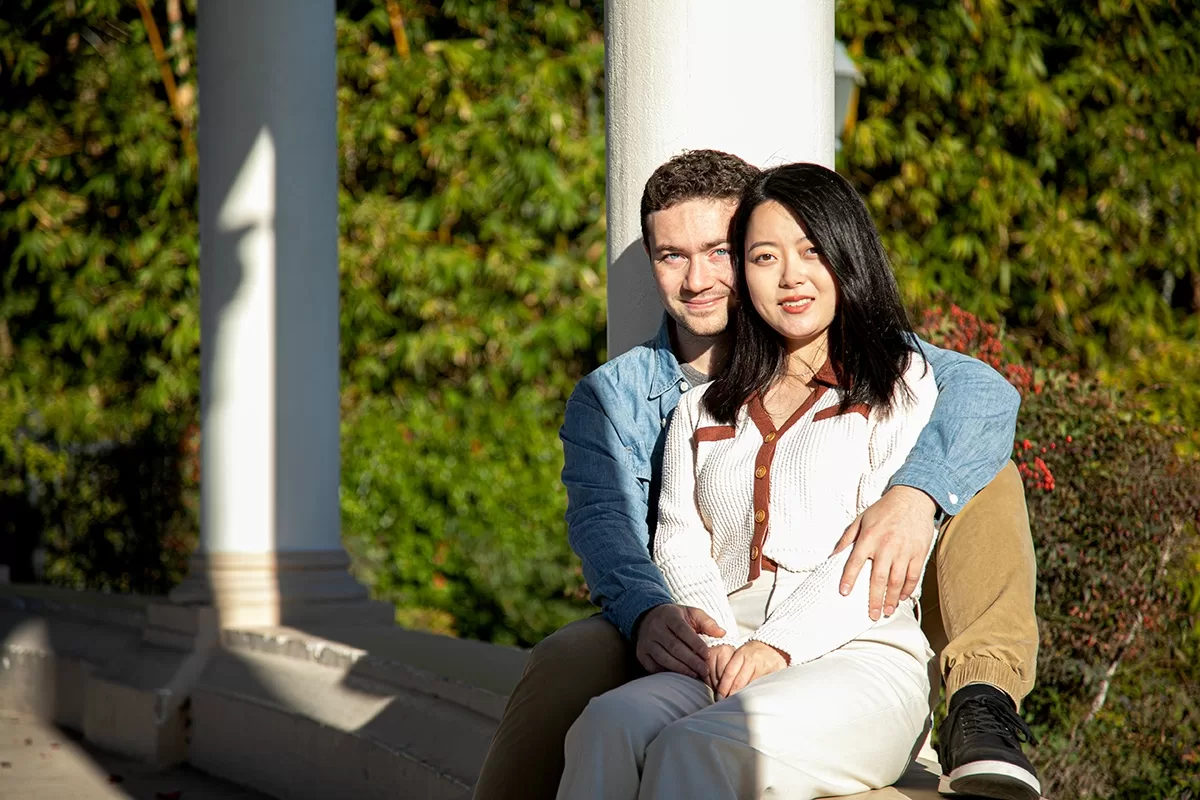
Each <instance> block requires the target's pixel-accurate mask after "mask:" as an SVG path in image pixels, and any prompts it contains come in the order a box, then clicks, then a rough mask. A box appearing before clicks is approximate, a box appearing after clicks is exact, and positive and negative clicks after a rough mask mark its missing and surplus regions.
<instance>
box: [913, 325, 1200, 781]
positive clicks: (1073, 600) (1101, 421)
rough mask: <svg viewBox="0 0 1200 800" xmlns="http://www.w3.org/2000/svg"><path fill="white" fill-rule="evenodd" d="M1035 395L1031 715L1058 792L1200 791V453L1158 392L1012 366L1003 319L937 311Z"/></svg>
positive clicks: (1022, 431)
mask: <svg viewBox="0 0 1200 800" xmlns="http://www.w3.org/2000/svg"><path fill="white" fill-rule="evenodd" d="M924 323H925V324H924V327H925V331H926V334H927V335H928V336H929V337H930V339H932V340H934V341H940V342H941V343H943V344H946V345H948V346H952V347H954V348H955V349H960V350H963V351H965V352H970V353H972V354H975V355H978V356H979V357H982V358H984V359H985V360H989V361H991V362H992V363H993V364H994V365H995V366H997V367H999V368H1000V369H1002V370H1004V371H1005V372H1006V373H1007V374H1008V375H1009V378H1010V380H1011V381H1012V382H1013V383H1014V385H1016V386H1017V387H1018V388H1019V389H1021V390H1022V393H1023V396H1024V401H1023V406H1022V411H1021V416H1020V419H1019V422H1018V428H1017V436H1018V440H1017V442H1016V446H1015V449H1014V459H1015V460H1016V461H1017V464H1018V467H1019V468H1020V470H1021V473H1022V475H1024V476H1025V481H1026V492H1027V501H1028V504H1029V516H1030V523H1031V526H1032V529H1033V534H1034V543H1035V546H1036V551H1037V558H1038V596H1037V610H1038V617H1039V623H1040V628H1041V651H1040V654H1039V658H1038V675H1037V686H1036V687H1035V688H1034V690H1033V693H1032V694H1031V695H1030V696H1029V697H1028V698H1027V700H1026V702H1025V707H1024V713H1025V717H1026V718H1027V719H1028V720H1029V721H1030V723H1031V724H1032V725H1033V727H1034V730H1035V731H1036V732H1037V733H1038V735H1039V736H1040V737H1041V740H1042V741H1041V745H1040V746H1039V747H1038V748H1037V749H1036V751H1035V757H1036V761H1037V763H1038V765H1039V766H1040V767H1041V769H1042V777H1043V789H1044V791H1045V793H1046V795H1047V796H1053V797H1128V798H1144V797H1186V796H1187V795H1185V794H1183V792H1184V791H1185V790H1187V791H1191V792H1192V793H1193V796H1194V794H1195V793H1196V792H1200V777H1198V776H1200V770H1198V769H1197V764H1198V763H1200V761H1198V760H1200V701H1198V700H1197V698H1200V661H1198V660H1197V658H1196V656H1197V653H1198V647H1197V645H1198V643H1200V640H1198V639H1197V632H1198V630H1197V626H1198V625H1200V614H1198V613H1197V612H1198V611H1200V603H1198V602H1197V601H1198V600H1200V592H1197V591H1196V589H1197V587H1198V586H1200V580H1198V579H1200V570H1198V569H1197V567H1198V565H1200V561H1197V556H1198V555H1200V536H1198V535H1197V524H1198V523H1200V461H1198V460H1197V459H1195V458H1194V457H1192V456H1190V455H1180V454H1179V453H1178V452H1177V443H1178V442H1179V441H1180V438H1181V437H1182V435H1183V434H1184V433H1185V432H1184V431H1183V430H1182V429H1179V428H1173V427H1169V426H1164V425H1161V424H1156V423H1154V422H1152V421H1151V420H1150V417H1151V415H1150V414H1149V413H1148V411H1147V409H1146V404H1145V400H1144V398H1139V397H1137V396H1135V395H1129V394H1121V393H1118V392H1115V391H1113V390H1110V389H1105V388H1102V387H1100V386H1098V385H1096V384H1095V382H1094V381H1087V380H1083V379H1080V378H1079V377H1078V376H1077V375H1073V374H1064V373H1055V372H1050V373H1048V374H1043V373H1041V372H1040V371H1039V372H1035V371H1032V370H1029V369H1026V368H1024V367H1021V366H1019V365H1012V364H1008V363H1005V362H1004V361H1003V358H1002V347H1001V341H1000V339H999V338H998V336H997V328H996V326H994V325H989V324H985V323H981V322H980V321H979V320H978V318H976V317H974V316H973V315H971V314H967V313H965V312H963V311H961V310H960V309H958V308H952V309H951V310H950V312H949V313H948V314H942V313H941V312H940V311H934V312H931V313H929V314H927V315H926V317H925V320H924Z"/></svg>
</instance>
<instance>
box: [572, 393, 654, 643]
mask: <svg viewBox="0 0 1200 800" xmlns="http://www.w3.org/2000/svg"><path fill="white" fill-rule="evenodd" d="M559 436H560V438H561V439H562V443H563V456H564V464H563V474H562V478H563V484H564V485H565V486H566V488H567V531H568V533H567V535H568V538H569V540H570V543H571V548H572V549H573V550H574V551H575V553H576V554H577V555H578V556H579V558H580V560H582V561H583V576H584V578H585V579H586V580H587V583H588V587H589V588H590V590H591V596H592V602H593V603H596V604H597V605H599V606H600V607H601V609H603V612H604V616H605V618H607V619H608V620H609V621H610V622H612V623H613V624H614V625H615V626H616V627H617V628H618V629H619V630H620V631H621V633H622V634H623V635H624V636H625V637H626V638H628V639H632V638H633V626H634V625H635V624H636V623H637V620H638V618H639V617H641V615H642V614H644V613H645V612H646V611H649V610H650V609H651V608H654V607H655V606H658V605H662V604H663V603H670V602H672V600H671V593H670V592H669V591H668V589H667V585H666V582H665V581H664V579H663V576H662V573H661V572H660V571H659V569H658V567H657V566H655V564H654V562H653V561H652V560H651V558H650V531H649V526H648V522H647V520H648V512H649V508H648V500H647V494H646V491H645V490H644V489H643V487H642V486H641V485H640V484H639V483H638V479H637V476H636V475H634V473H633V471H632V470H631V469H630V468H629V465H628V462H627V460H626V458H625V455H624V453H625V445H624V443H623V442H622V441H621V439H620V437H619V436H618V434H617V429H616V426H615V425H614V424H613V421H612V419H611V418H610V415H609V414H608V413H607V412H606V410H605V409H604V407H603V405H602V403H601V402H600V400H599V398H598V397H597V395H596V393H595V392H594V391H593V390H592V389H591V387H590V386H589V385H588V383H587V382H586V380H585V381H584V382H582V383H580V384H579V385H578V386H577V387H576V388H575V391H574V392H573V393H572V395H571V399H570V400H569V401H568V402H567V413H566V418H565V420H564V422H563V426H562V429H561V430H560V431H559Z"/></svg>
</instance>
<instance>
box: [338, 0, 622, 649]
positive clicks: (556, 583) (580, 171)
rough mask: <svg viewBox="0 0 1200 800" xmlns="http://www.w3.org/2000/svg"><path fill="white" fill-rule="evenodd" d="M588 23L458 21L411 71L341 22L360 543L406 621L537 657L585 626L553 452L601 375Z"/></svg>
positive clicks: (369, 16) (353, 467)
mask: <svg viewBox="0 0 1200 800" xmlns="http://www.w3.org/2000/svg"><path fill="white" fill-rule="evenodd" d="M572 5H574V6H578V5H579V4H578V3H574V4H570V5H569V4H566V3H522V4H508V7H507V8H506V7H505V4H495V5H491V4H478V3H445V4H443V5H442V8H441V11H440V13H429V12H428V11H425V12H423V13H422V14H418V15H410V16H407V17H406V20H411V23H412V24H411V26H410V28H409V30H408V38H409V40H410V42H411V52H412V55H411V57H410V58H408V59H407V60H405V59H401V58H397V56H396V54H395V51H394V48H393V44H392V40H391V29H390V25H389V20H388V17H387V14H386V13H385V11H384V9H383V8H382V7H379V6H373V5H371V4H366V3H363V4H357V5H352V6H351V7H350V8H349V11H348V13H344V14H343V15H341V16H340V17H339V21H338V45H339V46H338V52H339V57H338V62H339V64H338V67H339V85H340V87H341V88H340V89H339V106H340V109H339V111H340V129H341V137H340V141H341V159H342V169H341V174H342V184H343V189H342V196H341V208H342V216H341V218H342V236H343V238H342V247H341V253H342V353H343V364H344V365H345V373H344V379H343V405H344V407H345V408H346V414H345V423H344V425H343V448H344V455H343V491H342V508H343V532H344V540H345V541H346V544H347V546H348V548H349V549H350V550H351V552H352V554H354V555H355V557H356V563H357V565H358V570H359V574H360V575H361V576H362V577H363V578H364V580H365V581H366V582H367V583H368V584H369V585H371V586H372V587H373V589H374V591H375V593H376V595H377V596H379V597H381V598H385V599H388V600H390V601H392V602H395V603H396V604H397V605H398V606H399V607H400V608H401V609H402V611H401V618H402V619H406V620H413V621H422V622H423V623H424V624H427V625H431V626H432V627H435V628H438V629H442V630H448V631H454V632H456V633H459V634H462V635H467V636H473V637H480V638H485V639H490V640H493V641H502V642H509V643H519V644H531V643H533V642H536V641H538V640H539V639H540V638H541V637H543V636H545V635H546V633H548V632H549V631H552V630H554V629H556V628H557V627H559V626H560V625H562V624H564V623H565V622H567V621H570V620H571V619H575V618H578V617H579V616H580V615H582V614H584V613H587V610H586V609H587V605H586V596H585V595H581V586H582V578H581V577H580V570H579V566H578V561H577V560H576V559H575V558H574V556H573V555H572V554H571V552H570V549H569V547H568V546H567V543H566V535H565V529H564V523H563V512H564V511H565V510H566V499H565V494H564V492H563V490H562V487H561V483H560V481H559V472H560V471H561V469H562V452H561V449H560V447H559V445H558V440H557V429H558V424H559V423H560V421H561V418H562V413H563V409H564V407H565V402H566V398H567V396H568V395H569V393H570V390H571V388H572V387H573V386H574V384H575V381H577V380H578V379H579V377H580V376H581V375H583V374H585V373H586V372H587V371H589V370H590V369H592V368H593V367H595V366H596V365H598V364H599V363H600V360H601V359H602V357H603V346H604V345H603V342H604V339H603V336H604V287H603V277H602V276H603V274H604V232H605V220H604V138H603V132H604V118H603V108H604V103H603V95H602V94H601V87H602V67H603V39H602V37H601V36H600V7H599V4H598V3H592V4H588V7H587V8H584V9H578V8H573V7H572ZM517 6H519V8H518V7H517ZM360 7H361V12H362V13H359V12H360Z"/></svg>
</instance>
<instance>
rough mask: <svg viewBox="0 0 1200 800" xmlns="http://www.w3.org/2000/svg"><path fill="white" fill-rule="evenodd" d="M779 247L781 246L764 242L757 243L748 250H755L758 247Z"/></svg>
mask: <svg viewBox="0 0 1200 800" xmlns="http://www.w3.org/2000/svg"><path fill="white" fill-rule="evenodd" d="M778 246H779V245H777V244H775V243H774V242H765V241H764V242H755V243H754V244H752V245H750V246H749V247H747V248H746V249H747V250H753V249H754V248H756V247H778Z"/></svg>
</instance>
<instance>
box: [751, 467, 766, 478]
mask: <svg viewBox="0 0 1200 800" xmlns="http://www.w3.org/2000/svg"><path fill="white" fill-rule="evenodd" d="M754 477H756V478H765V477H767V468H766V467H763V466H760V467H759V468H758V469H756V470H754Z"/></svg>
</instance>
